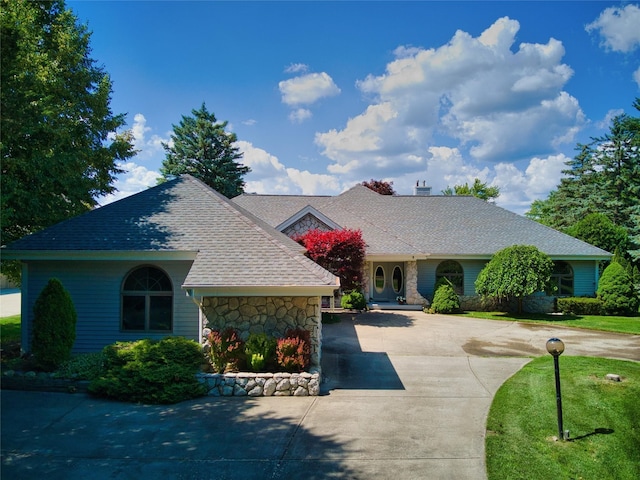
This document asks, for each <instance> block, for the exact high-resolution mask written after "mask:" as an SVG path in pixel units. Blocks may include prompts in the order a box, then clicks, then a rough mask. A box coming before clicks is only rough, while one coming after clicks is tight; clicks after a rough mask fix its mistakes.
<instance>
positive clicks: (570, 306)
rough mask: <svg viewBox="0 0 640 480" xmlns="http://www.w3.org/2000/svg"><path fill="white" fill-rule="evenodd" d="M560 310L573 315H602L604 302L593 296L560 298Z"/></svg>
mask: <svg viewBox="0 0 640 480" xmlns="http://www.w3.org/2000/svg"><path fill="white" fill-rule="evenodd" d="M558 311H559V312H562V313H566V314H572V315H602V314H603V308H602V302H601V301H600V299H598V298H591V297H563V298H558Z"/></svg>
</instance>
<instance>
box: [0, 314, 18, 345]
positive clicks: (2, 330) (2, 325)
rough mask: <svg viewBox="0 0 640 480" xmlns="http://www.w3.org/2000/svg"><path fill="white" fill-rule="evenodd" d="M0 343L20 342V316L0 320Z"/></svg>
mask: <svg viewBox="0 0 640 480" xmlns="http://www.w3.org/2000/svg"><path fill="white" fill-rule="evenodd" d="M0 341H1V342H2V343H5V342H19V341H20V315H13V316H11V317H2V318H0Z"/></svg>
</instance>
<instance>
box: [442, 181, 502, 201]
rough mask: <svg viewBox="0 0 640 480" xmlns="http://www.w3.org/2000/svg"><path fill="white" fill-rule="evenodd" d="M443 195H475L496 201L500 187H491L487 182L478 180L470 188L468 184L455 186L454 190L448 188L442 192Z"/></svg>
mask: <svg viewBox="0 0 640 480" xmlns="http://www.w3.org/2000/svg"><path fill="white" fill-rule="evenodd" d="M442 194H443V195H473V196H474V197H478V198H481V199H482V200H485V201H489V200H495V199H496V198H498V197H499V196H500V188H499V187H495V186H494V187H490V186H489V185H487V183H486V182H482V181H480V179H479V178H476V179H475V180H474V181H473V185H471V186H469V184H468V183H465V184H464V185H454V187H453V188H451V187H447V188H445V189H444V190H442Z"/></svg>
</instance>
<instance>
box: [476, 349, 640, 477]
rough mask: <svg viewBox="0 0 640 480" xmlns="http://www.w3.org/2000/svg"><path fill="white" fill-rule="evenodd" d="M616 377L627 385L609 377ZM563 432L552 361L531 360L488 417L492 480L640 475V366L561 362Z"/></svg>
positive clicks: (585, 360) (582, 360)
mask: <svg viewBox="0 0 640 480" xmlns="http://www.w3.org/2000/svg"><path fill="white" fill-rule="evenodd" d="M608 373H616V374H618V375H620V376H621V377H622V382H612V381H610V380H606V379H605V378H604V377H605V375H606V374H608ZM560 377H561V389H562V406H563V420H564V429H565V430H570V432H571V433H570V440H569V441H554V438H553V437H554V436H557V435H558V423H557V409H556V397H555V381H554V378H555V377H554V369H553V359H552V357H551V356H545V357H541V358H538V359H535V360H533V361H532V362H531V363H529V364H528V365H526V366H525V367H524V368H523V369H522V370H520V371H519V372H518V373H516V374H515V375H514V376H513V377H511V378H510V379H509V380H507V382H505V383H504V384H503V385H502V387H500V389H499V390H498V392H497V393H496V396H495V398H494V400H493V404H492V405H491V410H490V412H489V417H488V420H487V436H486V440H485V442H486V461H487V475H488V478H489V480H498V479H499V480H504V479H513V480H515V479H527V480H530V479H547V478H558V479H583V480H589V479H594V480H603V479H625V480H626V479H630V480H631V479H637V478H640V448H639V446H640V402H638V399H639V398H640V363H637V362H629V361H622V360H610V359H601V358H587V357H564V356H562V357H560Z"/></svg>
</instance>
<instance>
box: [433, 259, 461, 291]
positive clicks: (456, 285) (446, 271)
mask: <svg viewBox="0 0 640 480" xmlns="http://www.w3.org/2000/svg"><path fill="white" fill-rule="evenodd" d="M441 278H446V279H447V280H449V281H450V282H451V284H452V285H453V289H454V290H455V292H456V293H457V294H458V295H464V271H463V270H462V265H460V264H459V263H458V262H456V261H454V260H445V261H444V262H442V263H440V265H438V268H436V283H438V280H440V279H441Z"/></svg>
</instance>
